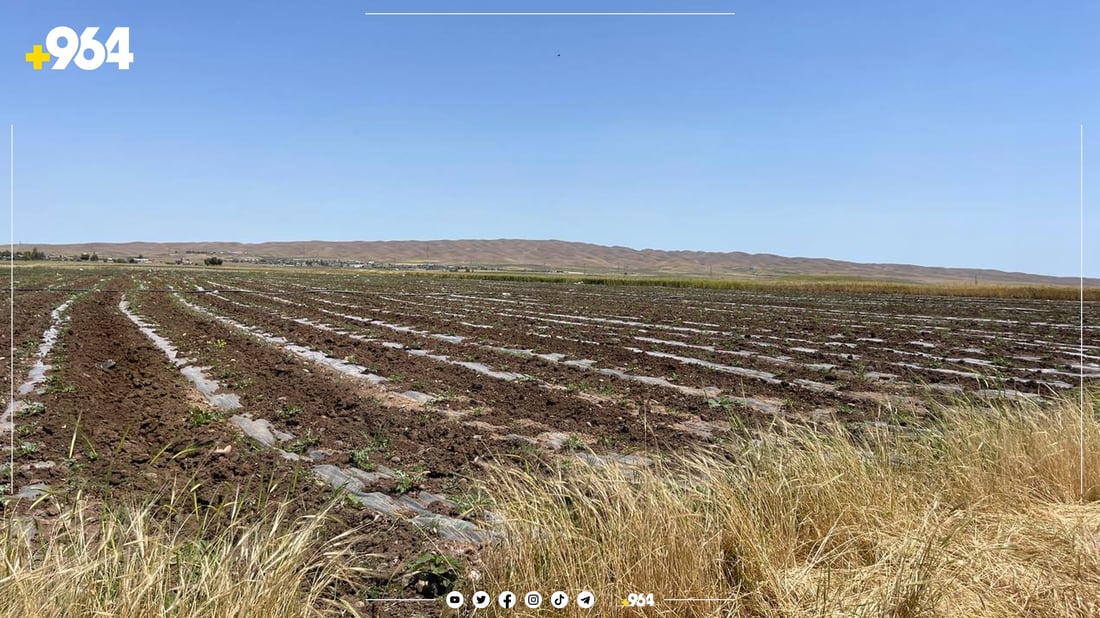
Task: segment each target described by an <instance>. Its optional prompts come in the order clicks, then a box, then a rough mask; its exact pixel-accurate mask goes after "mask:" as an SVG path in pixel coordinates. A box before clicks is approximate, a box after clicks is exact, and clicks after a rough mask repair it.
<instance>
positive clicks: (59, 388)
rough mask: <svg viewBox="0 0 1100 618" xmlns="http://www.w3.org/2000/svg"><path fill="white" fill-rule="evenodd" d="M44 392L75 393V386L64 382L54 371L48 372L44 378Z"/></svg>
mask: <svg viewBox="0 0 1100 618" xmlns="http://www.w3.org/2000/svg"><path fill="white" fill-rule="evenodd" d="M46 392H47V393H75V392H76V387H75V386H73V385H72V384H66V383H65V382H64V381H63V380H62V379H61V376H59V375H58V374H56V373H53V374H50V375H49V376H48V377H47V378H46Z"/></svg>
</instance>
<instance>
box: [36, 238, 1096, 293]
mask: <svg viewBox="0 0 1100 618" xmlns="http://www.w3.org/2000/svg"><path fill="white" fill-rule="evenodd" d="M32 247H37V248H38V249H40V250H41V251H45V252H46V253H47V254H50V255H79V254H80V253H82V252H89V253H91V252H95V253H97V254H98V255H99V256H101V257H133V256H137V255H139V254H141V255H143V256H144V257H147V258H150V259H151V260H152V261H154V262H164V261H169V260H175V259H178V258H188V257H190V258H191V259H193V260H194V261H199V262H201V259H202V258H203V257H205V256H206V255H218V256H221V257H223V258H225V259H234V258H236V259H248V258H286V259H294V258H297V259H329V260H335V259H339V260H352V261H364V262H365V261H375V262H384V263H405V264H408V263H418V264H448V265H452V264H453V265H459V266H467V265H468V266H472V267H473V266H492V267H505V268H517V269H519V268H525V269H539V270H546V269H558V270H566V271H576V272H585V273H611V272H619V273H622V272H624V271H625V272H628V273H635V274H653V275H660V274H664V275H698V276H713V277H768V278H772V277H781V276H836V277H859V278H873V279H882V280H897V281H925V282H974V281H975V280H978V281H980V282H982V283H1030V284H1051V285H1077V279H1076V278H1073V277H1052V276H1046V275H1034V274H1028V273H1019V272H1004V271H999V270H987V269H974V268H937V267H929V266H913V265H908V264H863V263H856V262H844V261H840V260H830V259H824V258H800V257H782V256H778V255H771V254H767V253H755V254H754V253H743V252H740V251H734V252H730V253H719V252H709V251H660V250H656V249H640V250H639V249H631V248H629V247H617V246H616V247H606V246H603V245H593V244H588V243H580V242H567V241H561V240H510V239H501V240H430V241H419V240H407V241H406V240H400V241H350V242H328V241H301V242H265V243H237V242H178V243H151V242H129V243H82V244H69V245H48V244H37V245H31V244H26V245H19V246H17V249H16V250H17V251H18V250H29V249H31V248H32ZM1086 285H1089V286H1090V287H1091V286H1100V279H1088V280H1086Z"/></svg>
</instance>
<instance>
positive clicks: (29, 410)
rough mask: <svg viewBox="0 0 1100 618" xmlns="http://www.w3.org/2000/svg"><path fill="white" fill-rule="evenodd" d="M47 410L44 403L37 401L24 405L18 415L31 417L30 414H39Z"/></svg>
mask: <svg viewBox="0 0 1100 618" xmlns="http://www.w3.org/2000/svg"><path fill="white" fill-rule="evenodd" d="M45 411H46V406H45V405H44V404H41V403H37V402H36V403H32V404H29V405H25V406H23V408H22V409H21V410H19V412H18V413H17V414H16V416H18V417H19V418H27V417H30V416H37V415H39V414H42V413H43V412H45Z"/></svg>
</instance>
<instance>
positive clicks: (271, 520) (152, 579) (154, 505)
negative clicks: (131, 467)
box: [0, 494, 356, 618]
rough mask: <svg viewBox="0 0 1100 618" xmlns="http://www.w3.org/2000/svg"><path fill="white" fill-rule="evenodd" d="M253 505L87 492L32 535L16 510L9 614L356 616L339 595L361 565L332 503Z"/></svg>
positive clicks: (1, 548) (5, 589) (1, 565)
mask: <svg viewBox="0 0 1100 618" xmlns="http://www.w3.org/2000/svg"><path fill="white" fill-rule="evenodd" d="M243 506H244V503H243V502H241V503H229V504H225V505H222V506H221V507H220V508H217V509H199V508H196V507H195V506H194V505H193V504H189V502H188V495H187V494H173V495H169V496H168V497H167V499H166V500H160V501H155V500H150V501H148V502H146V503H144V504H134V505H128V506H123V507H119V508H108V507H104V506H103V505H102V504H98V503H93V502H91V501H88V500H85V499H81V498H78V499H77V500H76V501H75V503H74V504H73V505H72V506H71V507H68V508H64V509H63V510H62V512H61V514H60V515H59V516H58V517H57V518H56V519H54V520H52V521H51V522H50V523H49V525H48V527H45V526H44V525H42V523H41V522H40V523H39V525H38V530H37V533H36V534H33V535H28V534H27V533H26V528H25V522H26V520H22V522H20V521H19V520H15V519H11V520H8V521H7V522H6V523H7V526H6V534H3V535H2V536H0V558H2V562H0V615H2V616H12V617H16V616H19V617H25V616H35V617H42V618H47V617H54V616H56V617H66V618H68V617H74V618H75V617H89V618H91V617H93V616H95V617H105V616H112V617H113V616H127V617H130V616H132V617H145V616H171V617H180V618H183V617H194V618H199V617H204V618H205V617H209V616H218V617H219V618H221V617H235V618H244V617H251V616H254V617H257V618H260V617H263V618H270V617H291V616H293V617H304V616H322V615H335V614H338V613H339V614H340V615H347V614H346V613H345V611H344V610H346V608H343V607H342V606H341V605H340V604H339V602H338V601H336V600H334V599H333V597H335V594H334V590H335V589H336V587H337V586H339V585H340V584H341V583H342V582H346V581H349V580H350V579H351V578H352V577H353V576H354V573H355V570H356V569H355V568H354V567H353V566H351V564H352V563H353V561H352V560H351V559H350V557H351V555H352V554H351V551H350V539H351V534H352V533H351V532H347V533H344V534H341V535H338V536H336V537H333V538H324V535H323V530H324V527H325V523H326V517H327V511H326V512H322V513H320V514H319V515H316V516H310V517H302V518H299V519H296V520H288V509H287V506H286V504H285V503H283V504H281V505H277V504H274V503H272V504H270V505H267V506H269V507H270V508H261V509H260V510H258V511H257V509H256V508H255V503H254V502H253V503H252V504H251V505H249V513H250V514H249V515H244V514H243V512H242V510H241V507H243ZM13 522H15V523H13Z"/></svg>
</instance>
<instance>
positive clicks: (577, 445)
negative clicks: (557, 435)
mask: <svg viewBox="0 0 1100 618" xmlns="http://www.w3.org/2000/svg"><path fill="white" fill-rule="evenodd" d="M561 446H562V448H564V449H566V450H569V451H579V450H582V449H584V448H585V444H584V441H583V440H581V439H580V438H578V437H577V436H574V435H570V436H569V437H567V438H566V439H565V440H564V441H563V442H562V443H561Z"/></svg>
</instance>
